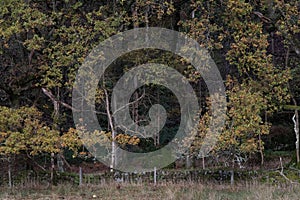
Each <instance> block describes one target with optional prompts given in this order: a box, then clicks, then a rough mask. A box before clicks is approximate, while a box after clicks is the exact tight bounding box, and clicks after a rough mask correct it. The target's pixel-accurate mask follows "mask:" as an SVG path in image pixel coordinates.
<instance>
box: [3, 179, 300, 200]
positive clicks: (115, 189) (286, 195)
mask: <svg viewBox="0 0 300 200" xmlns="http://www.w3.org/2000/svg"><path fill="white" fill-rule="evenodd" d="M299 193H300V186H299V185H286V186H270V185H264V184H258V183H251V184H240V185H235V186H230V185H216V184H214V185H213V184H210V185H204V184H200V183H188V182H183V183H176V184H174V183H164V184H158V185H156V186H154V185H151V184H147V185H145V184H120V185H118V184H103V185H90V186H82V187H78V186H74V185H70V184H64V185H58V186H53V187H52V188H43V187H35V188H13V189H4V188H1V189H0V199H107V200H108V199H109V200H114V199H115V200H117V199H138V200H143V199H145V200H146V199H147V200H148V199H170V200H171V199H178V200H179V199H180V200H181V199H184V200H189V199H205V200H213V199H219V200H227V199H228V200H229V199H230V200H231V199H239V200H240V199H249V200H253V199H262V200H269V199H270V200H271V199H272V200H273V199H286V200H292V199H299Z"/></svg>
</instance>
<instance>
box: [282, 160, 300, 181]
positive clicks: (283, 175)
mask: <svg viewBox="0 0 300 200" xmlns="http://www.w3.org/2000/svg"><path fill="white" fill-rule="evenodd" d="M279 160H280V167H281V170H280V171H279V170H277V172H279V174H280V175H281V176H282V177H283V178H284V179H285V180H286V181H288V182H290V183H291V184H298V182H294V181H292V180H291V179H289V178H288V177H286V175H285V174H284V173H283V165H282V158H281V157H280V159H279Z"/></svg>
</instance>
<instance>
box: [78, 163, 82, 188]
mask: <svg viewBox="0 0 300 200" xmlns="http://www.w3.org/2000/svg"><path fill="white" fill-rule="evenodd" d="M79 186H82V168H81V167H79Z"/></svg>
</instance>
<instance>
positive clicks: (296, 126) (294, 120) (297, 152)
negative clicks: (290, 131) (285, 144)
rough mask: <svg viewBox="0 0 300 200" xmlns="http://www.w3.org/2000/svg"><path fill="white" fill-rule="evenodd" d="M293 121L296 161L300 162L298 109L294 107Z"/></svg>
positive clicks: (295, 103)
mask: <svg viewBox="0 0 300 200" xmlns="http://www.w3.org/2000/svg"><path fill="white" fill-rule="evenodd" d="M293 101H294V105H295V106H297V102H296V100H295V99H294V98H293ZM293 122H294V131H295V135H296V143H295V144H296V156H297V163H299V162H300V156H299V113H298V109H295V114H294V116H293Z"/></svg>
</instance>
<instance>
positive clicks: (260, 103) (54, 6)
mask: <svg viewBox="0 0 300 200" xmlns="http://www.w3.org/2000/svg"><path fill="white" fill-rule="evenodd" d="M299 12H300V2H299V1H298V0H289V1H287V0H286V1H284V0H192V1H183V0H167V1H165V0H147V1H141V0H112V1H98V0H21V1H20V0H1V2H0V78H1V81H0V99H1V101H0V156H1V158H0V159H1V167H0V168H2V166H3V169H9V168H14V167H19V165H20V164H19V163H20V162H21V163H24V165H23V168H22V170H28V169H30V170H34V171H45V172H52V173H51V178H52V179H53V171H59V170H62V169H59V167H58V166H59V165H57V163H58V162H63V163H64V165H63V166H64V169H63V170H64V171H72V169H74V166H78V165H80V163H82V162H83V161H84V162H85V163H90V164H91V165H93V164H94V161H95V158H94V157H93V155H92V154H90V153H89V152H88V151H87V149H86V148H85V147H84V146H83V145H82V143H81V141H80V138H79V135H78V134H79V132H82V131H83V132H84V131H85V129H84V128H83V129H81V130H78V129H76V128H75V126H74V122H73V119H72V111H74V110H72V109H73V107H72V89H73V84H74V80H75V77H76V73H77V70H78V68H79V67H80V66H81V64H82V63H83V62H84V60H85V58H86V57H87V56H88V54H89V53H90V52H91V50H92V49H93V48H94V47H96V46H97V45H98V44H99V43H100V42H102V41H104V40H105V39H107V38H109V37H111V36H113V35H115V34H117V33H120V32H123V31H126V30H130V29H133V28H141V27H162V28H167V29H171V30H175V31H179V32H182V33H184V34H186V35H188V36H189V37H191V38H193V39H195V40H196V41H197V42H198V43H199V44H200V45H201V47H203V48H205V49H207V50H208V52H209V53H210V55H211V57H212V58H213V60H214V61H215V63H216V65H217V67H218V69H219V71H220V73H221V76H222V78H223V81H224V85H225V87H226V98H227V112H226V122H225V125H224V127H223V129H222V134H221V135H220V136H219V138H218V142H217V144H216V146H215V147H214V149H213V150H212V151H211V152H210V155H208V156H206V157H205V158H204V157H201V155H199V150H200V148H201V144H202V142H203V137H204V136H207V135H209V134H212V133H210V130H209V127H208V122H209V120H210V114H211V111H210V103H211V102H210V95H209V93H208V89H207V87H206V84H205V82H204V80H203V78H202V77H201V74H199V73H198V72H197V71H196V70H195V69H194V68H193V67H192V66H191V64H190V63H188V62H187V61H185V60H183V59H182V58H180V57H179V56H176V55H173V54H172V53H170V52H164V51H161V50H155V49H143V50H139V51H134V52H130V53H128V54H126V55H124V56H122V57H120V58H118V59H117V60H116V61H115V62H113V63H112V64H111V66H110V67H109V69H108V70H107V71H106V72H105V77H104V78H103V81H102V83H99V87H98V89H97V93H96V97H95V101H96V105H97V111H98V112H97V113H98V114H97V117H98V120H99V123H100V125H101V127H102V128H103V130H102V131H101V132H98V133H97V135H98V136H99V138H101V140H106V141H107V140H109V141H112V142H115V143H116V144H117V146H118V148H123V149H126V150H128V151H134V152H147V151H153V150H155V149H159V148H161V147H163V146H165V145H166V144H167V143H168V142H170V141H171V140H172V138H173V137H174V134H176V131H177V129H178V125H179V123H180V106H179V105H178V101H177V100H176V96H174V94H172V92H171V91H170V90H168V89H167V88H165V87H163V86H155V85H153V84H149V85H145V86H143V87H141V88H139V89H138V90H136V92H135V93H134V94H133V95H132V99H131V100H132V102H133V103H132V104H131V105H130V112H131V116H132V118H133V119H134V120H135V122H136V123H137V124H138V125H143V124H145V123H147V121H149V118H148V111H149V108H150V107H151V105H154V104H161V105H162V106H164V108H165V109H166V111H167V116H168V117H167V122H166V124H165V127H164V128H163V129H162V131H161V132H160V134H159V135H156V136H155V137H153V138H149V137H143V135H142V134H140V135H139V134H138V133H137V136H136V137H134V136H130V135H127V134H126V133H124V132H122V130H119V129H116V130H113V129H114V126H113V124H112V123H110V121H109V117H110V116H109V115H110V114H109V112H110V111H109V108H108V107H107V105H108V104H107V102H109V100H110V96H111V93H112V89H113V86H114V85H115V84H116V82H117V81H118V79H119V78H120V77H121V76H122V74H124V73H125V72H126V71H128V70H129V69H130V68H133V67H135V66H138V65H141V64H145V63H151V62H152V63H153V62H155V63H162V64H166V65H168V66H172V67H174V68H175V69H176V70H178V71H179V72H180V73H182V74H183V75H184V76H185V77H186V78H187V79H188V80H189V82H190V84H191V85H192V86H193V89H194V91H195V93H196V94H197V97H198V102H199V105H200V110H199V111H198V112H199V116H200V120H199V122H198V126H197V127H196V128H195V129H194V130H193V131H194V134H195V138H194V140H193V141H192V145H191V146H189V147H185V146H184V145H185V141H179V142H180V143H181V145H182V146H183V147H184V148H189V152H184V153H183V152H181V150H180V149H178V154H177V156H178V159H179V160H180V159H181V160H182V159H183V158H184V159H187V160H188V159H190V160H195V161H194V163H196V161H197V162H200V163H201V164H199V165H197V166H196V165H195V166H194V167H199V168H203V169H206V168H216V167H218V168H219V167H221V168H240V169H242V168H246V169H248V168H250V167H253V166H256V167H257V168H263V169H267V168H268V167H270V166H269V165H268V164H267V163H266V162H275V161H273V160H271V161H270V160H268V159H266V155H268V154H270V152H271V153H272V152H274V151H285V152H289V153H288V158H289V160H287V164H289V165H292V166H294V167H297V163H299V160H300V158H299V114H298V110H299V108H300V89H299V85H300V76H299V75H300V13H299ZM112 130H113V131H115V133H113V134H112ZM103 136H105V137H103ZM116 158H118V155H116ZM118 159H121V158H118ZM190 162H192V161H190ZM276 162H279V160H278V159H277V158H276ZM136 163H137V165H138V164H139V163H138V161H136ZM191 165H192V164H191ZM24 166H26V167H25V168H24ZM298 166H300V165H298ZM181 167H184V165H183V166H180V164H178V163H176V164H174V165H172V166H169V167H168V168H181ZM271 167H278V166H276V165H275V166H271ZM76 170H77V169H76ZM2 176H3V177H4V176H7V173H6V172H5V174H4V173H3V174H2ZM15 176H17V175H16V174H15ZM0 180H1V179H0ZM0 184H1V183H0Z"/></svg>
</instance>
